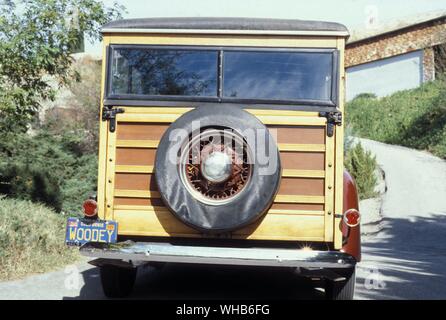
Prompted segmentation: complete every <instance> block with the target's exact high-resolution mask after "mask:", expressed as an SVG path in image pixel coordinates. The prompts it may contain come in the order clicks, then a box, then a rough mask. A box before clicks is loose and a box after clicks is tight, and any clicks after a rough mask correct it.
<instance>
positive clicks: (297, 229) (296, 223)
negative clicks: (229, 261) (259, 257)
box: [232, 214, 324, 241]
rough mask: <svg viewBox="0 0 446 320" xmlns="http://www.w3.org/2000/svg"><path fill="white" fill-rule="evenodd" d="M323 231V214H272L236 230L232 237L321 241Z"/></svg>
mask: <svg viewBox="0 0 446 320" xmlns="http://www.w3.org/2000/svg"><path fill="white" fill-rule="evenodd" d="M323 231H324V217H323V216H309V215H307V216H305V215H302V216H296V215H286V214H271V215H266V216H264V218H263V219H262V220H260V221H259V222H256V223H254V224H251V225H249V226H247V227H245V228H243V229H240V230H236V231H234V232H233V233H232V238H235V239H276V240H302V241H304V240H307V241H321V240H323V239H324V232H323Z"/></svg>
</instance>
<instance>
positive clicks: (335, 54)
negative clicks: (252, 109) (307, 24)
mask: <svg viewBox="0 0 446 320" xmlns="http://www.w3.org/2000/svg"><path fill="white" fill-rule="evenodd" d="M117 49H155V50H156V49H161V50H191V51H215V52H216V53H217V66H216V67H217V79H216V80H217V95H216V96H179V95H134V94H133V95H132V94H117V95H116V94H115V95H113V94H110V93H111V91H112V87H111V86H112V81H111V79H112V74H111V73H112V60H111V58H112V54H113V50H117ZM229 51H236V52H242V51H246V52H290V53H293V52H296V53H305V52H307V53H327V54H331V56H332V83H331V93H330V99H329V100H310V99H292V100H279V99H243V98H231V97H223V96H222V95H223V80H224V79H223V68H224V65H223V62H224V59H223V58H224V53H225V52H229ZM339 58H340V54H339V50H338V49H335V48H283V47H240V46H186V45H180V46H177V45H140V44H110V45H108V46H107V48H106V57H105V59H106V75H105V95H104V97H105V101H106V102H107V101H108V102H111V101H113V102H118V101H122V102H124V101H126V102H127V103H130V104H132V105H136V106H137V105H140V103H138V101H144V100H145V101H147V100H149V101H161V102H162V101H171V102H175V101H178V102H181V101H186V102H187V101H190V102H214V103H215V102H217V103H228V104H233V103H239V104H260V105H270V104H273V105H303V106H318V107H337V106H338V105H339V92H338V85H339V65H340V61H339ZM105 104H108V103H105ZM118 104H119V103H118Z"/></svg>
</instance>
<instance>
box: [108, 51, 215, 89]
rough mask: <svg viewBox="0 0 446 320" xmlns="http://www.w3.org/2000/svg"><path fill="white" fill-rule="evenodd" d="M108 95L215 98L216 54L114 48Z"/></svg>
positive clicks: (209, 52) (210, 52)
mask: <svg viewBox="0 0 446 320" xmlns="http://www.w3.org/2000/svg"><path fill="white" fill-rule="evenodd" d="M111 63H112V65H111V92H110V93H109V94H111V95H165V96H172V95H174V96H203V97H205V96H208V97H211V96H214V97H215V96H217V73H218V52H216V51H204V50H202V51H197V50H173V49H152V48H119V49H114V50H113V52H112V59H111Z"/></svg>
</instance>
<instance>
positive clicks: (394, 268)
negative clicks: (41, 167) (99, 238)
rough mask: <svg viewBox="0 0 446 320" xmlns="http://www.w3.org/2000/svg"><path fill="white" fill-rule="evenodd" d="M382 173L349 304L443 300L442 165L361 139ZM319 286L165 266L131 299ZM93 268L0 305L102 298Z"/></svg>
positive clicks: (445, 224) (50, 278) (256, 273)
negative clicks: (383, 186) (379, 203)
mask: <svg viewBox="0 0 446 320" xmlns="http://www.w3.org/2000/svg"><path fill="white" fill-rule="evenodd" d="M362 143H363V145H364V146H365V147H366V148H367V149H370V150H372V151H373V152H374V153H375V154H376V156H377V160H378V163H379V164H380V166H381V167H382V168H383V169H384V171H385V173H386V182H387V188H388V190H387V193H386V194H385V196H384V199H383V221H382V226H383V229H382V230H381V231H380V232H379V233H378V234H377V235H374V236H368V237H367V238H365V239H363V262H361V263H360V264H359V266H358V281H357V288H356V290H357V292H356V299H445V298H446V268H445V266H446V162H445V161H443V160H441V159H438V158H436V157H433V156H432V155H430V154H427V153H424V152H419V151H414V150H411V149H407V148H403V147H398V146H389V145H386V144H382V143H378V142H374V141H370V140H362ZM319 284H320V283H318V282H312V281H310V280H305V279H300V278H298V277H295V276H294V275H293V274H290V272H286V271H285V272H272V270H271V269H255V268H250V269H247V268H236V267H218V268H215V269H214V268H207V267H203V266H191V265H185V266H180V265H168V266H167V267H166V268H164V269H163V270H161V271H157V270H155V269H152V268H150V267H148V268H145V269H142V270H139V271H138V279H137V284H136V288H135V292H134V294H133V295H132V297H131V298H136V299H141V298H142V299H147V298H148V299H167V298H176V299H194V298H205V299H237V298H272V299H274V298H279V299H281V298H291V299H303V298H306V299H323V293H322V291H321V290H320V289H318V285H319ZM102 298H103V295H102V290H101V288H100V281H99V275H98V272H97V269H96V268H93V267H91V266H89V265H88V264H87V263H86V262H82V263H80V264H78V265H75V266H68V267H67V268H65V269H64V270H59V271H56V272H52V273H47V274H43V275H36V276H31V277H28V278H26V279H24V280H19V281H11V282H4V283H1V284H0V299H102Z"/></svg>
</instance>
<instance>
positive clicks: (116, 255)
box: [80, 242, 356, 269]
mask: <svg viewBox="0 0 446 320" xmlns="http://www.w3.org/2000/svg"><path fill="white" fill-rule="evenodd" d="M80 252H81V254H82V255H84V256H87V257H95V258H102V259H110V260H124V261H132V262H138V263H140V262H174V263H194V264H217V265H243V266H271V267H301V268H327V269H328V268H330V269H331V268H351V267H354V266H355V265H356V260H355V258H354V257H352V256H351V255H349V254H347V253H343V252H339V251H308V250H299V249H270V248H233V247H203V246H201V247H200V246H183V245H172V244H170V243H158V242H130V243H129V242H125V243H118V244H92V243H89V244H86V245H84V246H82V247H81V248H80Z"/></svg>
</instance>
